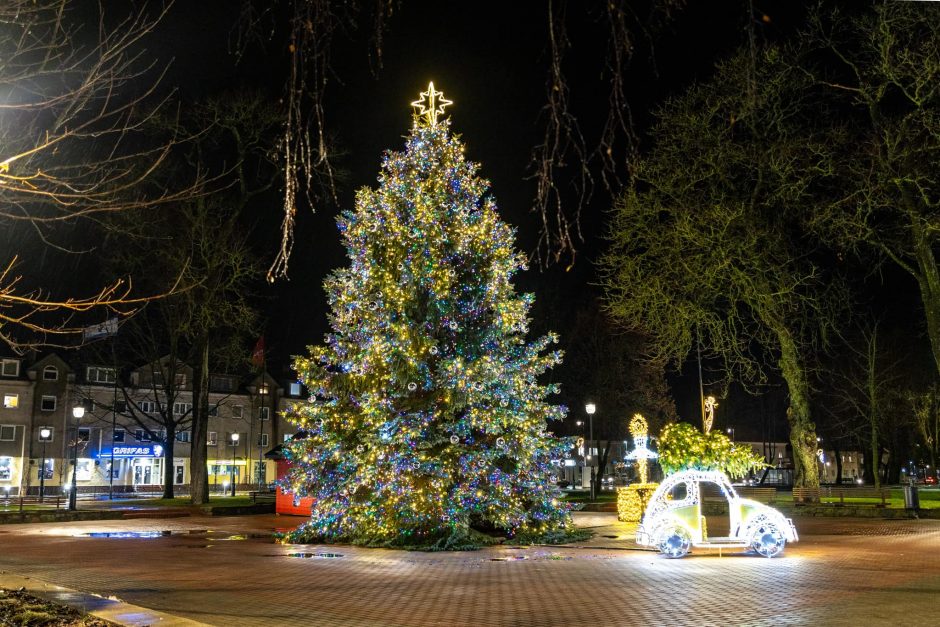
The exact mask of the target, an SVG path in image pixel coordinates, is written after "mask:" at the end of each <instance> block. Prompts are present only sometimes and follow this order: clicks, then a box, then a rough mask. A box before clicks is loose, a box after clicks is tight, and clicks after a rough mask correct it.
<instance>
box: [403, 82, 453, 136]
mask: <svg viewBox="0 0 940 627" xmlns="http://www.w3.org/2000/svg"><path fill="white" fill-rule="evenodd" d="M419 95H420V96H421V98H419V99H418V100H415V101H414V102H412V103H411V106H412V107H414V108H415V123H417V122H418V120H420V119H422V118H423V119H424V120H425V121H426V122H427V124H428V126H434V125H435V124H437V116H438V115H444V107H446V106H447V105H449V104H453V101H451V100H447V99H445V98H444V92H442V91H437V90H436V89H434V82H433V81H432V82H430V83H428V90H427V91H423V92H421V93H420V94H419Z"/></svg>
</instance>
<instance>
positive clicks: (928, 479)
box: [924, 475, 937, 485]
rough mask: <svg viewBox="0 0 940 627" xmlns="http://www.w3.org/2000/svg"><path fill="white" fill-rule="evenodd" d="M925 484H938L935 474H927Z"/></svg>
mask: <svg viewBox="0 0 940 627" xmlns="http://www.w3.org/2000/svg"><path fill="white" fill-rule="evenodd" d="M924 485H937V478H936V477H934V476H933V475H927V476H926V477H924Z"/></svg>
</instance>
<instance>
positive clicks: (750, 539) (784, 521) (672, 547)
mask: <svg viewBox="0 0 940 627" xmlns="http://www.w3.org/2000/svg"><path fill="white" fill-rule="evenodd" d="M702 483H708V484H714V485H716V486H717V487H718V488H719V490H720V492H721V494H722V496H723V497H724V498H725V500H726V501H727V505H728V516H729V518H730V520H729V523H730V524H729V527H728V528H729V530H730V533H729V535H728V536H727V537H718V538H710V537H708V533H707V528H706V527H707V526H706V524H705V518H704V516H702V491H701V487H700V486H701V484H702ZM797 540H798V537H797V533H796V528H795V527H794V526H793V522H792V521H791V520H790V519H788V518H785V517H784V516H783V515H782V514H781V513H780V512H778V511H777V510H775V509H773V508H772V507H768V506H767V505H764V504H763V503H758V502H757V501H752V500H750V499H744V498H741V497H739V496H738V495H737V493H736V492H735V490H734V487H733V486H732V485H731V481H730V480H729V479H728V477H727V476H726V475H725V474H724V473H721V472H718V471H712V470H684V471H681V472H677V473H675V474H673V475H670V476H669V477H667V478H666V479H665V480H664V481H663V482H662V484H660V486H659V487H658V488H657V490H656V492H655V493H654V494H653V496H652V498H651V499H650V501H649V504H648V505H647V507H646V512H645V513H644V515H643V520H642V522H641V523H640V525H639V527H637V532H636V541H637V544H640V545H644V546H649V547H652V548H656V549H659V551H660V552H661V553H662V554H663V555H665V556H666V557H669V558H678V557H683V556H685V555H687V554H688V553H689V551H690V550H691V549H692V547H717V548H721V547H726V548H729V547H740V548H745V549H747V550H750V551H753V552H755V553H757V554H758V555H762V556H764V557H775V556H777V555H779V554H780V553H781V552H782V551H783V549H784V547H785V546H786V543H787V542H796V541H797Z"/></svg>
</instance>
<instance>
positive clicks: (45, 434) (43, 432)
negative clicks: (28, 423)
mask: <svg viewBox="0 0 940 627" xmlns="http://www.w3.org/2000/svg"><path fill="white" fill-rule="evenodd" d="M51 435H52V429H50V428H49V427H43V428H42V429H40V430H39V441H40V442H42V464H40V466H39V502H40V503H42V502H43V499H44V498H45V497H46V442H48V441H49V436H51Z"/></svg>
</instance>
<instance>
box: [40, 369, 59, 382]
mask: <svg viewBox="0 0 940 627" xmlns="http://www.w3.org/2000/svg"><path fill="white" fill-rule="evenodd" d="M42 380H43V381H58V380H59V369H58V368H56V367H55V366H46V367H45V368H43V369H42Z"/></svg>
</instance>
